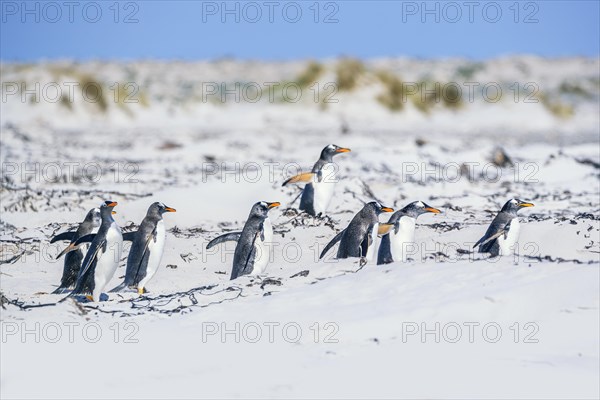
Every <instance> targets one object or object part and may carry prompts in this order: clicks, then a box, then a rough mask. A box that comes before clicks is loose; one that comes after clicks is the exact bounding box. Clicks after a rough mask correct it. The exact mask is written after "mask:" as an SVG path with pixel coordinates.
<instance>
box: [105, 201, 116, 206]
mask: <svg viewBox="0 0 600 400" xmlns="http://www.w3.org/2000/svg"><path fill="white" fill-rule="evenodd" d="M117 204H118V203H117V202H116V201H111V202H110V203H108V204H107V206H108V207H116V206H117Z"/></svg>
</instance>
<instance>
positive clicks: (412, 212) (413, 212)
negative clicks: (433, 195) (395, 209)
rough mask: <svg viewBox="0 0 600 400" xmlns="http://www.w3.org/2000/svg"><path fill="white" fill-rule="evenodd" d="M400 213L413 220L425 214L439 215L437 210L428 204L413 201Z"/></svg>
mask: <svg viewBox="0 0 600 400" xmlns="http://www.w3.org/2000/svg"><path fill="white" fill-rule="evenodd" d="M401 211H404V213H405V214H406V215H408V216H411V217H413V218H417V217H418V216H419V215H421V214H425V213H434V214H439V213H440V212H441V211H440V210H438V209H437V208H435V207H431V206H430V205H429V204H427V203H424V202H422V201H413V202H412V203H410V204H409V205H407V206H406V207H404V208H403V209H402V210H401Z"/></svg>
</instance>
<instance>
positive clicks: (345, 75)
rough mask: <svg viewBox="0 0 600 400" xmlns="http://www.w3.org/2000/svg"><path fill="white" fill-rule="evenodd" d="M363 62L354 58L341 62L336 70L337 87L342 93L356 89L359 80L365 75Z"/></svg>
mask: <svg viewBox="0 0 600 400" xmlns="http://www.w3.org/2000/svg"><path fill="white" fill-rule="evenodd" d="M365 71H366V68H365V66H364V64H363V63H362V61H360V60H356V59H353V58H344V59H342V60H340V61H339V62H338V64H337V66H336V68H335V72H336V77H337V78H336V81H337V86H338V89H339V90H340V91H349V90H352V89H354V88H355V87H356V84H357V83H358V79H359V78H360V77H361V76H362V75H363V74H364V73H365Z"/></svg>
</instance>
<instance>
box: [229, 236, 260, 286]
mask: <svg viewBox="0 0 600 400" xmlns="http://www.w3.org/2000/svg"><path fill="white" fill-rule="evenodd" d="M258 235H259V233H258V232H257V234H256V236H254V240H253V241H252V243H250V244H249V245H248V244H246V245H244V244H242V245H240V244H238V246H242V247H241V250H240V257H239V258H240V260H242V262H238V263H234V264H233V268H232V270H231V279H236V278H237V277H239V276H242V275H247V274H249V273H250V272H252V270H253V269H254V258H255V257H256V246H255V243H256V238H257V237H258ZM236 251H237V248H236Z"/></svg>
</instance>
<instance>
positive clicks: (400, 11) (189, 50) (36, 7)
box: [0, 0, 600, 61]
mask: <svg viewBox="0 0 600 400" xmlns="http://www.w3.org/2000/svg"><path fill="white" fill-rule="evenodd" d="M65 1H66V0H58V1H27V2H22V1H7V0H2V1H1V2H0V3H1V6H2V8H1V12H2V15H1V18H2V19H1V32H0V33H1V35H0V46H1V47H0V58H1V59H2V60H4V61H34V60H40V59H57V58H72V59H80V60H85V59H126V60H127V59H139V58H142V59H173V58H176V59H188V60H194V59H214V58H219V57H235V58H242V59H268V60H280V59H281V60H287V59H298V58H326V57H334V56H340V55H347V56H355V57H361V58H368V57H381V56H412V57H424V58H435V57H448V56H462V57H468V58H472V59H485V58H489V57H495V56H502V55H507V54H523V53H530V54H537V55H541V56H549V57H557V56H573V55H585V56H598V55H599V46H600V45H599V40H600V39H599V38H600V28H599V18H600V17H599V15H600V7H599V4H600V1H597V0H593V1H520V2H516V1H513V0H510V1H497V2H489V1H472V2H470V3H469V1H468V0H460V1H456V2H445V1H444V2H426V3H425V2H422V1H320V2H318V3H317V2H316V1H314V0H309V1H296V2H287V1H269V0H264V1H263V0H261V1H256V2H246V1H240V2H236V1H229V2H223V1H138V2H128V1H121V2H119V3H117V7H115V3H116V1H115V0H109V1H99V0H97V1H96V2H88V1H77V0H75V1H74V2H73V3H74V5H73V6H68V5H65ZM24 4H25V5H24Z"/></svg>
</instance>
